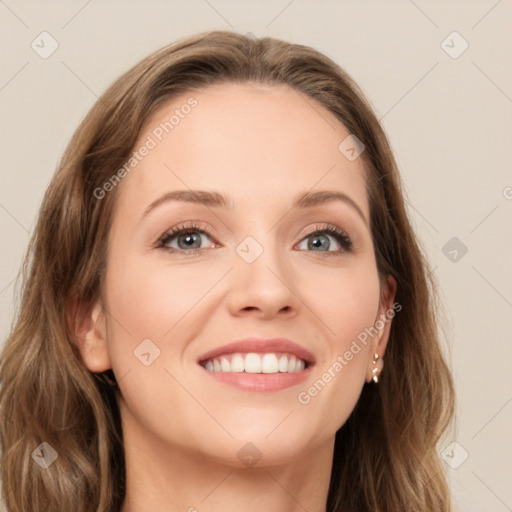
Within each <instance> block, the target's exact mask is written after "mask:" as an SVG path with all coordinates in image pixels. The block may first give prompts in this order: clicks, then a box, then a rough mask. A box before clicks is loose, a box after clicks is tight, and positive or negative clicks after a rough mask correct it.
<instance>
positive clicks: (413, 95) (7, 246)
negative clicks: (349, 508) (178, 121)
mask: <svg viewBox="0 0 512 512" xmlns="http://www.w3.org/2000/svg"><path fill="white" fill-rule="evenodd" d="M511 22H512V2H511V1H510V0H498V1H496V0H481V1H462V0H459V1H452V2H443V1H441V0H436V1H431V2H427V1H424V0H414V1H413V0H395V1H389V2H380V1H377V0H372V1H364V2H361V1H359V2H358V1H355V0H353V1H334V0H316V1H306V0H291V1H290V0H278V1H277V0H276V1H272V2H271V1H269V0H266V1H256V0H252V1H245V2H235V1H234V0H231V1H230V0H193V1H190V2H178V1H176V0H173V1H163V0H151V1H146V2H136V1H133V0H130V1H120V0H111V1H109V2H101V1H100V0H89V1H87V0H82V1H75V0H73V1H67V2H64V1H55V0H52V1H48V2H41V3H38V2H35V1H27V0H25V1H16V0H0V48H1V54H2V60H1V62H2V66H1V68H0V111H1V120H2V122H1V125H0V139H1V141H2V152H1V156H2V159H1V163H0V230H1V239H2V243H1V247H2V250H1V254H0V340H1V343H3V341H4V340H5V337H6V336H7V334H8V331H9V324H10V322H11V320H12V318H13V314H14V302H13V293H14V290H15V278H16V276H17V274H18V272H19V267H20V263H21V260H22V256H23V254H24V252H25V249H26V246H27V242H28V239H29V235H30V233H31V232H32V230H33V227H34V225H35V220H36V215H37V211H38V208H39V205H40V202H41V200H42V197H43V194H44V191H45V189H46V187H47V185H48V183H49V181H50V179H51V177H52V175H53V173H54V171H55V168H56V164H57V162H58V160H59V158H60V156H61V155H62V153H63V151H64V149H65V147H66V145H67V143H68V141H69V139H70V137H71V135H72V133H73V132H74V130H75V129H76V127H77V126H78V123H79V122H80V120H81V119H82V118H83V116H84V115H85V114H86V112H87V111H88V110H89V109H90V107H91V106H92V105H93V103H94V102H95V101H96V99H97V97H98V96H99V95H100V94H101V93H102V92H103V91H104V90H105V89H106V88H107V86H108V85H109V84H110V83H111V82H112V81H114V80H115V79H116V78H117V77H118V76H119V75H120V74H121V73H123V72H124V71H126V70H127V69H129V68H130V67H131V66H132V65H134V64H135V63H136V62H138V61H139V60H140V59H142V58H143V57H145V56H146V55H148V54H149V53H151V52H152V51H154V50H156V49H158V48H160V47H162V46H164V45H166V44H168V43H171V42H173V41H175V40H176V39H178V38H181V37H183V36H188V35H191V34H194V33H197V32H202V31H206V30H211V29H228V30H234V31H236V32H239V33H243V34H245V33H248V32H251V33H253V34H254V35H255V36H258V37H261V36H265V35H269V36H273V37H277V38H281V39H285V40H288V41H290V42H295V43H300V44H306V45H309V46H312V47H314V48H315V49H317V50H319V51H321V52H323V53H325V54H326V55H327V56H329V57H330V58H331V59H333V60H334V61H335V62H337V63H338V64H339V65H341V66H342V67H343V68H344V69H345V70H346V71H347V72H348V73H349V74H350V75H351V76H352V77H353V78H354V79H355V80H356V81H357V83H358V84H359V85H360V86H361V88H362V89H363V91H364V92H365V93H366V95H367V97H368V99H369V100H370V102H371V103H372V105H373V107H374V109H375V111H376V113H377V115H378V117H379V119H381V123H382V125H383V127H384V129H385V131H386V133H387V134H388V136H389V139H390V142H391V145H392V148H393V149H394V152H395V156H396V159H397V162H398V165H399V168H400V171H401V174H402V176H403V179H404V182H405V187H406V193H407V202H408V208H409V211H410V214H411V218H412V220H413V222H414V225H415V228H416V230H417V233H418V234H419V236H420V238H421V240H422V242H423V244H424V247H425V249H426V252H427V255H428V258H429V260H430V263H431V268H432V272H434V274H435V277H436V278H437V280H438V282H439V284H440V288H441V294H442V299H443V301H444V305H445V309H446V312H447V318H448V330H447V336H446V338H447V339H446V344H447V346H448V347H449V350H450V352H451V356H450V364H451V366H452V369H453V373H454V378H455V384H456V391H457V401H458V402H457V412H458V417H457V432H456V435H455V437H453V438H450V439H449V440H448V441H445V442H444V444H443V445H442V446H440V447H439V452H440V453H441V454H442V457H443V459H444V461H445V464H446V469H447V472H448V474H449V478H450V483H451V488H452V491H453V495H454V498H455V502H456V504H457V510H460V511H464V512H481V511H483V510H485V511H486V512H504V511H507V510H511V509H512V487H511V486H510V475H511V474H512V442H511V436H510V431H511V428H510V427H511V425H512V421H511V420H512V403H511V402H512V364H511V363H512V357H511V356H512V343H511V341H512V340H511V335H510V333H511V332H512V322H511V318H512V315H511V313H512V265H511V264H510V262H511V261H512V237H511V232H512V230H511V229H510V228H511V222H510V221H511V218H512V173H511V166H510V162H511V161H512V158H511V157H512V140H511V134H512V132H511V128H512V66H511V63H512V32H511V30H510V27H511V26H512V23H511ZM55 364H59V362H58V361H56V362H55ZM453 443H456V444H453Z"/></svg>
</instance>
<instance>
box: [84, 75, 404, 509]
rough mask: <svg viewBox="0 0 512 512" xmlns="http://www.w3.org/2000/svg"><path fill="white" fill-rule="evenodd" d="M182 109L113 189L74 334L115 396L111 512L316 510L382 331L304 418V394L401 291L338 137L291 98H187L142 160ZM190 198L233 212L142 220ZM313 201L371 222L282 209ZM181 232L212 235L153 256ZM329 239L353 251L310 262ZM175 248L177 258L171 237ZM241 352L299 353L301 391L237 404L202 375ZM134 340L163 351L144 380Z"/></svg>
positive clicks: (247, 93) (275, 92)
mask: <svg viewBox="0 0 512 512" xmlns="http://www.w3.org/2000/svg"><path fill="white" fill-rule="evenodd" d="M191 96H193V97H194V98H196V99H197V101H198V105H197V106H196V107H195V108H194V109H192V111H191V112H190V114H189V115H188V116H186V117H185V118H184V119H181V120H180V123H179V124H178V125H177V126H176V127H175V128H174V129H173V131H172V132H170V133H169V134H168V135H166V136H165V137H164V139H163V140H162V141H161V142H160V143H159V144H158V145H157V147H155V148H154V149H152V150H151V151H150V152H149V154H148V155H147V156H146V157H145V158H144V159H143V160H142V161H141V162H140V163H139V164H138V165H137V166H136V168H135V169H134V170H133V171H132V172H130V173H129V174H128V175H127V176H126V177H125V178H124V179H123V181H122V183H121V184H120V185H118V190H117V193H118V194H119V195H118V197H117V205H116V210H115V213H114V218H113V224H112V227H111V232H110V238H109V252H108V259H107V271H106V274H105V276H104V286H103V290H102V292H103V293H102V299H101V300H100V301H98V302H97V303H96V304H93V305H91V307H90V309H89V313H88V315H87V316H86V317H85V320H84V321H83V322H82V323H81V324H80V325H79V326H78V327H77V335H78V339H79V343H80V351H81V355H82V357H83V359H84V362H85V364H86V365H87V367H88V368H89V369H90V370H91V371H93V372H99V371H104V370H106V369H109V368H112V369H113V371H114V373H115V376H116V379H117V381H118V383H119V388H120V389H119V392H118V399H119V406H120V411H121V417H122V423H123V433H124V439H125V453H126V464H127V482H128V485H127V495H126V500H125V503H124V506H123V509H122V510H123V512H134V511H152V512H160V511H164V510H165V511H167V512H168V511H187V510H188V511H193V510H198V511H201V512H207V511H212V512H213V511H221V510H222V511H223V512H226V511H235V510H245V511H256V510H257V511H261V510H265V509H268V510H273V511H275V512H280V511H283V512H284V511H286V512H290V511H296V510H297V511H298V510H301V511H302V510H304V509H306V510H308V511H311V512H314V511H318V512H320V511H325V507H326V499H327V492H328V484H329V478H330V472H331V461H332V454H333V448H334V439H335V433H336V431H337V430H338V429H339V428H340V427H341V426H342V425H343V423H344V422H345V421H346V419H347V418H348V416H349V415H350V413H351V412H352V410H353V408H354V406H355V404H356V402H357V400H358V398H359V395H360V393H361V390H362V387H363V386H364V385H365V381H366V382H368V381H369V380H370V378H371V375H372V374H371V370H372V369H373V368H374V367H375V364H373V363H372V359H373V355H374V354H375V352H378V353H379V354H380V356H381V360H382V359H383V358H384V353H385V349H386V343H387V340H388V335H389V329H390V326H391V321H388V322H387V323H386V324H385V326H384V328H382V329H381V330H380V332H379V334H378V335H376V336H374V337H373V338H370V339H369V342H368V343H367V345H366V346H364V345H361V347H362V348H361V350H360V351H359V352H358V353H357V355H355V356H354V357H353V359H352V360H351V361H350V362H349V363H348V364H347V365H346V366H345V367H344V368H343V370H342V371H341V372H339V373H337V374H336V376H335V377H334V378H332V380H331V382H329V383H328V384H327V385H326V386H325V388H324V389H322V391H321V392H319V393H318V394H317V395H316V396H315V397H313V398H311V401H310V402H309V403H308V404H301V403H299V401H298V399H297V395H298V393H299V392H301V391H304V390H307V389H308V388H309V387H310V386H311V385H312V384H313V382H315V381H317V380H318V379H319V378H320V377H321V376H322V374H323V373H324V372H325V371H327V369H328V368H329V367H332V365H333V363H334V362H335V361H336V360H337V357H338V355H342V354H344V353H345V351H347V350H348V349H349V348H350V346H351V344H352V342H353V341H354V340H355V339H356V338H357V336H358V334H360V333H361V332H362V331H364V329H365V328H368V327H371V326H373V325H374V324H375V322H376V320H377V319H379V317H380V315H382V314H384V313H385V311H386V310H389V309H390V308H392V304H393V300H394V296H395V291H396V283H395V282H394V281H393V279H392V278H391V277H388V278H387V280H386V279H384V280H381V279H379V276H378V273H377V268H376V262H375V257H374V252H373V242H372V238H371V233H370V231H369V227H368V219H369V213H370V212H369V205H368V199H367V195H366V191H365V183H364V174H363V164H362V161H361V159H360V158H358V159H356V160H355V161H353V162H351V161H349V160H348V159H346V158H345V156H344V155H343V154H342V153H341V152H340V151H339V150H338V145H339V144H340V142H341V141H342V140H344V139H345V138H346V137H347V136H348V135H349V133H348V132H347V130H346V129H345V127H344V126H343V125H342V124H341V123H339V121H338V120H337V119H336V118H335V117H334V116H333V115H332V114H331V113H330V112H329V111H327V110H326V109H324V108H323V107H322V106H321V105H320V104H318V103H316V102H315V101H314V100H312V99H311V98H309V97H307V98H306V97H304V96H303V95H302V94H300V93H298V92H297V91H294V90H293V89H291V88H289V87H287V86H263V85H260V84H243V85H240V84H223V85H220V86H213V87H209V88H207V89H205V90H203V91H202V92H194V93H193V94H192V93H190V94H184V95H183V96H181V97H179V98H175V99H173V100H172V101H170V102H167V103H166V104H164V105H163V106H161V107H160V109H159V110H158V111H157V112H156V113H155V114H154V116H153V117H152V118H151V119H150V120H149V122H148V123H147V125H146V129H145V130H144V131H143V132H142V133H141V135H140V138H139V141H138V143H137V144H136V145H135V147H136V148H138V147H140V146H141V145H142V144H143V143H144V141H145V140H146V138H147V136H148V135H149V134H151V131H152V130H153V129H154V128H155V127H156V126H158V125H159V124H160V123H161V122H163V121H165V120H168V119H169V117H170V116H171V115H172V114H173V110H174V109H175V108H179V107H180V106H181V105H183V104H184V103H185V102H186V100H187V99H188V98H190V97H191ZM189 188H190V189H201V190H208V191H213V190H215V191H219V192H222V193H224V194H226V195H228V196H229V197H230V198H232V200H233V202H234V207H233V208H232V209H229V208H217V207H206V206H203V205H198V204H192V203H186V202H177V201H170V202H166V203H163V204H161V205H160V206H158V207H156V208H154V209H153V210H152V211H151V212H150V213H148V214H147V215H146V216H145V217H144V218H143V219H142V220H141V217H142V216H143V213H144V211H145V210H146V208H147V207H148V205H149V204H151V203H152V202H153V201H154V200H155V199H157V198H159V197H160V196H161V195H162V194H164V193H165V192H169V191H173V190H184V189H185V190H186V189H189ZM317 190H333V191H339V192H343V193H345V194H346V195H348V196H349V197H350V198H351V199H352V200H353V201H354V202H355V203H356V204H357V205H358V206H359V208H360V210H361V212H362V214H363V216H364V219H363V218H361V216H360V215H359V214H358V212H357V211H356V209H355V208H353V207H352V206H350V205H349V204H347V203H344V202H341V201H335V202H332V203H325V204H321V205H318V206H315V207H312V208H308V209H299V208H294V209H291V203H292V200H293V199H294V198H295V196H296V195H298V194H299V193H301V192H304V191H317ZM187 221H194V222H195V223H196V224H198V225H199V226H200V227H201V228H203V227H205V228H210V230H211V233H212V234H213V238H210V237H209V235H200V234H198V235H197V236H198V237H199V240H200V242H199V243H201V247H202V249H201V251H200V252H199V253H196V254H195V255H193V256H183V255H182V254H178V253H170V252H169V251H168V250H166V249H162V248H155V245H156V243H157V241H158V239H159V238H160V237H161V236H162V235H163V234H165V232H166V231H168V230H169V229H171V228H172V227H174V226H176V225H179V224H180V223H183V222H187ZM326 223H331V224H335V225H336V226H338V227H340V228H341V229H343V230H345V231H346V232H347V233H348V235H349V236H350V238H351V240H352V242H353V248H352V250H351V251H345V252H337V251H339V250H340V248H342V246H341V245H339V244H338V242H336V239H335V238H333V237H332V235H330V234H328V233H326V234H325V235H326V236H327V240H328V242H327V241H326V240H325V239H324V242H326V243H330V246H329V248H328V249H324V250H323V251H322V249H321V248H320V249H318V248H316V249H315V248H309V249H308V245H307V244H308V240H309V241H310V242H312V241H314V240H315V238H316V236H315V235H313V236H309V237H308V235H309V233H313V232H314V231H315V228H316V226H317V225H320V228H323V227H324V225H325V224H326ZM247 236H251V237H253V238H254V239H255V240H256V241H257V242H258V243H259V244H260V246H261V247H262V249H263V252H262V254H261V255H260V256H259V257H258V258H257V259H256V260H255V261H254V262H252V263H250V264H249V263H247V262H246V261H245V260H244V259H243V258H241V257H240V256H239V255H238V254H237V252H236V248H237V246H238V245H239V244H240V243H241V242H242V241H243V240H244V239H245V238H246V237H247ZM201 241H202V242H201ZM170 244H171V245H172V246H173V247H174V248H175V250H178V251H179V250H181V251H182V253H183V252H185V249H179V247H180V246H178V241H177V238H176V237H175V238H174V241H173V242H171V243H170ZM181 247H186V246H185V245H184V244H183V243H182V245H181ZM326 250H327V251H328V252H329V253H330V254H329V255H328V256H326V257H322V254H325V251H326ZM321 251H322V252H321ZM251 336H255V337H260V338H273V337H286V338H289V339H291V340H293V341H295V342H297V343H298V344H300V345H302V346H304V347H305V348H307V349H308V350H310V351H311V352H312V353H313V354H314V356H315V358H316V365H315V366H314V367H313V372H312V374H311V375H310V377H309V378H308V380H307V381H306V382H304V383H301V384H299V385H295V386H292V387H289V388H286V389H284V390H281V391H277V392H270V393H269V392H267V393H265V392H251V391H242V390H239V389H237V388H233V387H229V386H227V385H225V384H222V383H219V382H217V381H216V380H215V379H213V378H212V377H211V376H210V375H207V374H205V373H204V370H202V369H201V368H200V367H199V366H198V365H197V363H196V361H197V359H198V357H199V356H200V355H201V354H203V353H204V352H206V351H209V350H211V349H212V348H215V347H218V346H221V345H224V344H226V343H229V342H231V341H234V340H237V339H241V338H245V337H251ZM144 339H150V340H152V343H154V344H155V345H156V346H157V347H158V349H159V350H160V355H159V357H158V358H156V359H155V360H154V361H153V362H152V364H151V365H149V366H145V365H144V364H142V363H141V362H140V360H139V359H137V358H136V357H135V356H134V350H135V349H136V347H137V346H138V345H139V344H140V343H141V342H142V340H144ZM367 385H375V384H373V383H370V384H367ZM249 442H250V443H252V444H253V445H254V446H255V447H256V448H257V450H258V451H259V453H260V454H261V458H260V460H259V461H258V463H257V464H256V465H255V466H252V467H248V466H247V465H246V464H244V463H243V462H242V461H241V460H240V459H239V458H238V456H237V453H238V452H239V451H240V450H241V449H242V448H243V447H244V446H245V445H246V443H249ZM245 450H248V448H247V447H246V448H245Z"/></svg>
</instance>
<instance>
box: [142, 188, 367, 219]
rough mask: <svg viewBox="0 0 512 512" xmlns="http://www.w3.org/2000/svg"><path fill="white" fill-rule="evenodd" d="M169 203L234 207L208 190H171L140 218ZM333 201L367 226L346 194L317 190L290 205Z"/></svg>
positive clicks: (356, 205) (220, 195) (300, 206)
mask: <svg viewBox="0 0 512 512" xmlns="http://www.w3.org/2000/svg"><path fill="white" fill-rule="evenodd" d="M169 201H184V202H188V203H194V204H200V205H203V206H207V207H210V208H230V209H232V208H233V207H234V203H233V201H232V199H231V198H230V197H228V196H226V195H225V194H222V193H220V192H215V191H208V190H191V189H189V190H173V191H172V192H167V193H165V194H164V195H162V196H160V197H159V198H158V199H156V200H155V201H153V202H152V203H151V204H150V205H149V206H148V207H147V208H146V210H145V211H144V213H143V214H142V217H145V216H146V215H147V214H148V213H149V212H150V211H152V210H154V209H155V208H157V207H158V206H160V205H162V204H164V203H167V202H169ZM333 201H342V202H343V203H345V204H347V205H349V206H351V207H352V208H353V209H354V210H355V211H356V212H357V214H358V215H359V216H360V217H361V219H362V220H363V221H364V222H365V224H368V222H367V220H366V218H365V216H364V213H363V211H362V210H361V208H360V207H359V206H358V204H357V203H356V202H355V201H354V200H353V199H352V198H351V197H350V196H348V195H347V194H344V193H343V192H335V191H331V190H319V191H316V192H309V191H307V192H303V193H301V194H299V195H298V196H297V197H296V198H295V199H294V201H293V203H292V208H301V209H303V208H312V207H314V206H318V205H321V204H327V203H332V202H333Z"/></svg>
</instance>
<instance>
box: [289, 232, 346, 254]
mask: <svg viewBox="0 0 512 512" xmlns="http://www.w3.org/2000/svg"><path fill="white" fill-rule="evenodd" d="M330 239H334V245H337V246H338V247H334V248H333V249H332V250H330V249H331V245H332V243H331V241H330ZM304 243H306V244H307V246H306V247H300V246H299V248H300V249H303V250H308V249H309V250H313V252H337V253H338V252H344V251H349V250H350V248H351V246H352V242H351V241H350V238H348V236H347V235H345V234H344V233H342V232H340V231H338V230H337V229H333V230H331V229H322V230H319V231H315V232H314V233H310V234H309V235H307V236H306V237H305V238H304V239H303V240H302V241H301V244H304Z"/></svg>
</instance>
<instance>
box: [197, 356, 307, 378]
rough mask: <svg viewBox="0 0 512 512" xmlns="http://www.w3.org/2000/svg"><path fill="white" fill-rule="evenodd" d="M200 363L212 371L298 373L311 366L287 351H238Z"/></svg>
mask: <svg viewBox="0 0 512 512" xmlns="http://www.w3.org/2000/svg"><path fill="white" fill-rule="evenodd" d="M199 364H200V365H201V366H202V367H203V368H205V369H206V370H208V371H210V372H220V373H253V374H256V373H261V374H271V373H297V372H302V371H303V370H305V369H306V368H309V366H310V363H309V362H308V361H306V360H304V359H300V358H299V357H297V356H295V355H294V354H290V353H287V352H267V353H256V352H249V353H241V352H236V353H233V354H225V355H221V356H219V357H214V358H210V359H205V360H203V361H200V362H199Z"/></svg>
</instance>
